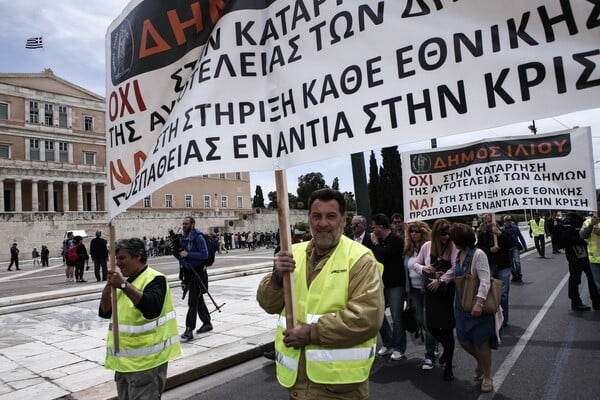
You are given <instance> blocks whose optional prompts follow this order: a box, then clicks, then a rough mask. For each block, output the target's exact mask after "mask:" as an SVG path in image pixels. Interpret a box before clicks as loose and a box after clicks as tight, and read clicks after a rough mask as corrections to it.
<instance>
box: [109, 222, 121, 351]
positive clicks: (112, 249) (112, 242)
mask: <svg viewBox="0 0 600 400" xmlns="http://www.w3.org/2000/svg"><path fill="white" fill-rule="evenodd" d="M108 226H109V229H110V231H109V240H110V241H109V245H110V246H109V248H110V269H111V271H114V270H115V269H116V268H117V263H116V262H115V260H116V257H115V243H116V234H115V226H114V225H113V222H112V221H111V222H110V223H109V225H108ZM110 301H111V308H112V331H113V343H114V345H115V353H119V316H118V314H117V289H115V288H114V287H111V289H110Z"/></svg>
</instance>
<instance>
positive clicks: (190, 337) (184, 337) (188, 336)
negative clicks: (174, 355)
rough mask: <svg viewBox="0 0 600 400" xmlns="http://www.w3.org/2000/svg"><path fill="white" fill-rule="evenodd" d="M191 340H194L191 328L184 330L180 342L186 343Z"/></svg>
mask: <svg viewBox="0 0 600 400" xmlns="http://www.w3.org/2000/svg"><path fill="white" fill-rule="evenodd" d="M193 339H194V331H193V330H192V328H187V329H186V330H185V332H183V333H182V334H181V340H182V341H183V342H188V341H190V340H193Z"/></svg>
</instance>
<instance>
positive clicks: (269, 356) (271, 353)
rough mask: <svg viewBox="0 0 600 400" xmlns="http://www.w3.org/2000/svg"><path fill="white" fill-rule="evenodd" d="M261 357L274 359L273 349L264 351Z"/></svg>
mask: <svg viewBox="0 0 600 400" xmlns="http://www.w3.org/2000/svg"><path fill="white" fill-rule="evenodd" d="M263 357H264V358H268V359H269V360H275V350H271V351H265V352H264V353H263Z"/></svg>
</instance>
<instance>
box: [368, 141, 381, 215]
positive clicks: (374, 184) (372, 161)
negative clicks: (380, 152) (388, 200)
mask: <svg viewBox="0 0 600 400" xmlns="http://www.w3.org/2000/svg"><path fill="white" fill-rule="evenodd" d="M377 170H378V167H377V159H376V158H375V153H374V152H373V150H371V156H370V157H369V183H368V188H369V203H371V215H375V214H377V213H378V212H380V211H379V207H378V201H377V199H378V198H379V191H378V190H379V189H378V188H379V172H378V171H377ZM369 222H370V221H369Z"/></svg>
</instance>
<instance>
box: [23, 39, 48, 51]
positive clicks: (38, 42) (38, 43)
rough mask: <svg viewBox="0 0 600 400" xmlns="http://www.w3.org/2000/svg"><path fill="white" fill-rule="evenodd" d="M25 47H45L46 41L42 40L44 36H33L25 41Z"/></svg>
mask: <svg viewBox="0 0 600 400" xmlns="http://www.w3.org/2000/svg"><path fill="white" fill-rule="evenodd" d="M25 48H26V49H43V48H44V43H43V41H42V37H41V36H40V37H32V38H29V39H27V42H25Z"/></svg>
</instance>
